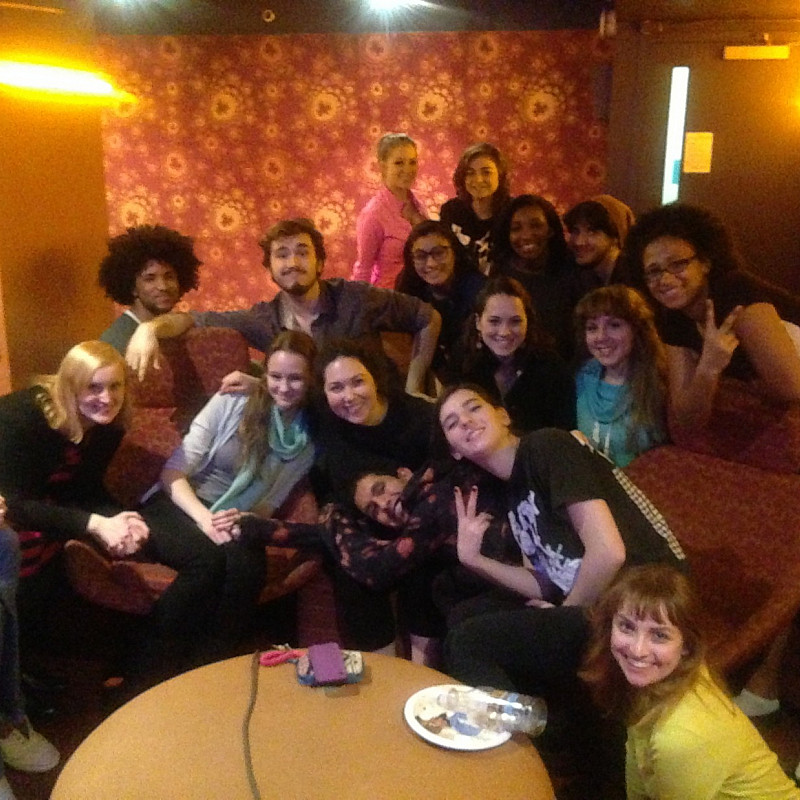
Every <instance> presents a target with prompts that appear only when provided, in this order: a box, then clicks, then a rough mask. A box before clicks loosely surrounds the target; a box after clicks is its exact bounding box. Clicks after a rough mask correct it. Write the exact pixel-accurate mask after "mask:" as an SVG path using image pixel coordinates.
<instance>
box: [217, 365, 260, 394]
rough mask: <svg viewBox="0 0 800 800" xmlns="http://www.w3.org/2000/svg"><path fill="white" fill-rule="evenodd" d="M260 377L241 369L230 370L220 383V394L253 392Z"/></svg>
mask: <svg viewBox="0 0 800 800" xmlns="http://www.w3.org/2000/svg"><path fill="white" fill-rule="evenodd" d="M258 382H259V379H258V378H256V377H254V376H253V375H248V374H247V373H246V372H242V371H241V370H238V369H237V370H234V371H233V372H229V373H228V374H227V375H226V376H225V377H224V378H223V379H222V382H221V383H220V385H219V393H220V394H252V393H253V390H254V389H255V388H256V386H258Z"/></svg>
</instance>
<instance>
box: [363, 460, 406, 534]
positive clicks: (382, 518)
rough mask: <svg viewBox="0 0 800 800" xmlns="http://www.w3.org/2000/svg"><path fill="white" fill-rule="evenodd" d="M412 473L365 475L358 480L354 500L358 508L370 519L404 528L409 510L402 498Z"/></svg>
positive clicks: (404, 471)
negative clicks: (404, 505)
mask: <svg viewBox="0 0 800 800" xmlns="http://www.w3.org/2000/svg"><path fill="white" fill-rule="evenodd" d="M410 475H411V473H409V472H408V471H407V470H403V471H401V473H400V474H398V475H375V474H369V475H364V476H362V477H361V478H359V479H358V481H357V482H356V489H355V494H354V496H353V501H354V502H355V504H356V508H358V510H359V511H361V512H362V513H363V514H365V515H366V516H368V517H369V518H370V519H374V520H375V521H376V522H380V523H381V525H385V526H386V527H387V528H402V527H403V525H405V524H406V522H407V521H408V511H406V509H405V508H404V507H403V504H402V502H401V498H402V495H403V490H404V489H405V488H406V484H407V483H408V479H409V477H410Z"/></svg>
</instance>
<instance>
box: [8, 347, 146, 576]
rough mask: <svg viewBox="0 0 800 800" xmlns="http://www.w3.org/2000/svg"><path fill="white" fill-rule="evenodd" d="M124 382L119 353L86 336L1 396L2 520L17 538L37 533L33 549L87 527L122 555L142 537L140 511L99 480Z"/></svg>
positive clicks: (119, 430) (116, 439)
mask: <svg viewBox="0 0 800 800" xmlns="http://www.w3.org/2000/svg"><path fill="white" fill-rule="evenodd" d="M126 384H127V379H126V371H125V361H124V359H123V357H122V356H121V355H120V354H119V353H118V352H117V351H116V350H115V349H114V348H113V347H112V346H111V345H110V344H106V343H105V342H98V341H88V342H81V343H80V344H77V345H75V346H74V347H73V348H72V349H71V350H70V351H69V352H68V353H67V354H66V355H65V356H64V358H63V360H62V361H61V364H60V366H59V368H58V371H57V372H56V373H55V374H54V375H43V376H40V377H39V378H37V379H36V381H35V382H34V384H33V385H32V386H31V387H30V388H28V389H21V390H19V391H16V392H12V393H11V394H8V395H5V396H4V397H0V492H2V493H3V495H4V496H5V498H6V501H7V503H8V519H9V521H10V522H11V524H12V525H13V526H14V527H15V528H16V529H17V530H21V531H25V532H26V534H27V535H26V537H23V539H24V540H27V542H30V541H33V540H34V539H35V540H36V541H37V552H38V553H39V554H41V552H42V551H44V550H51V549H52V545H53V544H54V543H60V542H63V541H64V540H66V539H68V538H70V537H79V536H86V535H88V536H90V537H92V538H94V539H96V540H97V541H98V542H99V544H101V545H102V546H103V548H104V549H106V550H107V551H108V552H109V553H111V554H112V555H116V556H124V555H128V554H130V553H133V552H135V551H136V550H137V549H138V548H139V545H140V544H141V542H142V541H143V540H144V539H146V538H147V534H148V531H147V526H146V525H145V523H144V521H143V520H142V518H141V516H140V515H139V514H137V513H135V512H132V511H120V510H119V506H118V504H117V503H116V502H115V501H114V500H113V499H112V498H111V496H110V495H109V494H108V493H107V492H106V490H105V488H104V486H103V476H104V474H105V471H106V468H107V467H108V464H109V462H110V461H111V458H112V456H113V455H114V452H115V451H116V449H117V447H118V445H119V443H120V440H121V439H122V435H123V432H124V431H123V427H122V424H121V422H122V421H123V420H124V419H125V417H126V412H127V399H126ZM25 544H26V541H24V542H23V549H24V547H25ZM25 573H26V564H25V552H23V569H22V574H23V575H25Z"/></svg>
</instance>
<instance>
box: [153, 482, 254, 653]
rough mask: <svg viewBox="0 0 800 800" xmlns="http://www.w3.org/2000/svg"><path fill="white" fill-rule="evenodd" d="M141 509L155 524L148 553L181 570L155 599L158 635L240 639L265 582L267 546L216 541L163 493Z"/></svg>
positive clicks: (233, 641)
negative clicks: (265, 547) (156, 601)
mask: <svg viewBox="0 0 800 800" xmlns="http://www.w3.org/2000/svg"><path fill="white" fill-rule="evenodd" d="M141 514H142V516H143V517H144V519H145V521H146V522H147V524H148V526H149V527H150V538H149V540H148V544H147V552H148V553H149V554H150V555H152V556H153V557H154V558H156V559H157V560H158V561H160V562H162V563H163V564H166V565H167V566H170V567H172V568H173V569H175V570H177V571H178V575H177V577H176V578H175V580H174V581H173V582H172V584H171V585H170V586H169V587H168V588H167V589H166V591H165V592H164V593H163V594H162V595H161V597H160V598H159V600H158V603H157V604H156V608H155V611H154V615H155V622H156V626H157V629H158V632H159V635H161V636H166V637H178V638H194V637H196V636H198V635H204V636H208V637H217V638H220V639H224V640H226V641H229V642H231V643H235V641H236V640H237V639H238V638H239V637H240V636H241V634H242V633H243V632H244V630H245V629H246V626H247V624H248V622H249V621H250V618H251V613H252V610H253V608H254V606H255V603H256V601H257V600H258V596H259V594H260V592H261V589H262V588H263V586H264V581H265V579H266V570H267V561H266V553H265V551H264V547H263V545H260V544H258V543H255V542H228V543H227V544H223V545H218V544H215V543H214V542H212V541H211V539H209V538H208V537H207V536H206V535H205V534H204V533H203V532H202V531H201V530H200V528H198V527H197V525H196V524H195V522H194V520H192V518H191V517H189V516H188V515H187V514H185V513H184V512H183V511H181V509H179V508H178V507H177V506H176V505H175V504H174V503H173V502H172V500H170V498H169V497H167V495H165V494H164V493H162V492H159V493H158V494H157V495H155V496H154V497H153V498H151V499H150V500H149V501H148V502H147V503H146V504H145V505H144V506H143V507H142V509H141Z"/></svg>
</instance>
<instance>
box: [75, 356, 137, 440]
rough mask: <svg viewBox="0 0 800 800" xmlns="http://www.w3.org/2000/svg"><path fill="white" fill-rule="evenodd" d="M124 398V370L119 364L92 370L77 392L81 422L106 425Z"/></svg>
mask: <svg viewBox="0 0 800 800" xmlns="http://www.w3.org/2000/svg"><path fill="white" fill-rule="evenodd" d="M124 398H125V372H124V370H123V368H122V365H120V364H114V365H113V366H109V367H101V368H100V369H98V370H95V371H94V374H93V375H92V379H91V381H90V382H89V385H88V386H87V387H86V388H85V389H82V390H81V391H80V392H78V395H77V398H76V399H77V408H78V414H79V415H80V418H81V424H82V426H83V427H84V429H86V428H90V427H91V426H92V425H108V424H110V423H111V422H113V421H114V420H115V419H116V417H117V414H119V412H120V410H121V409H122V401H123V400H124Z"/></svg>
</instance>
